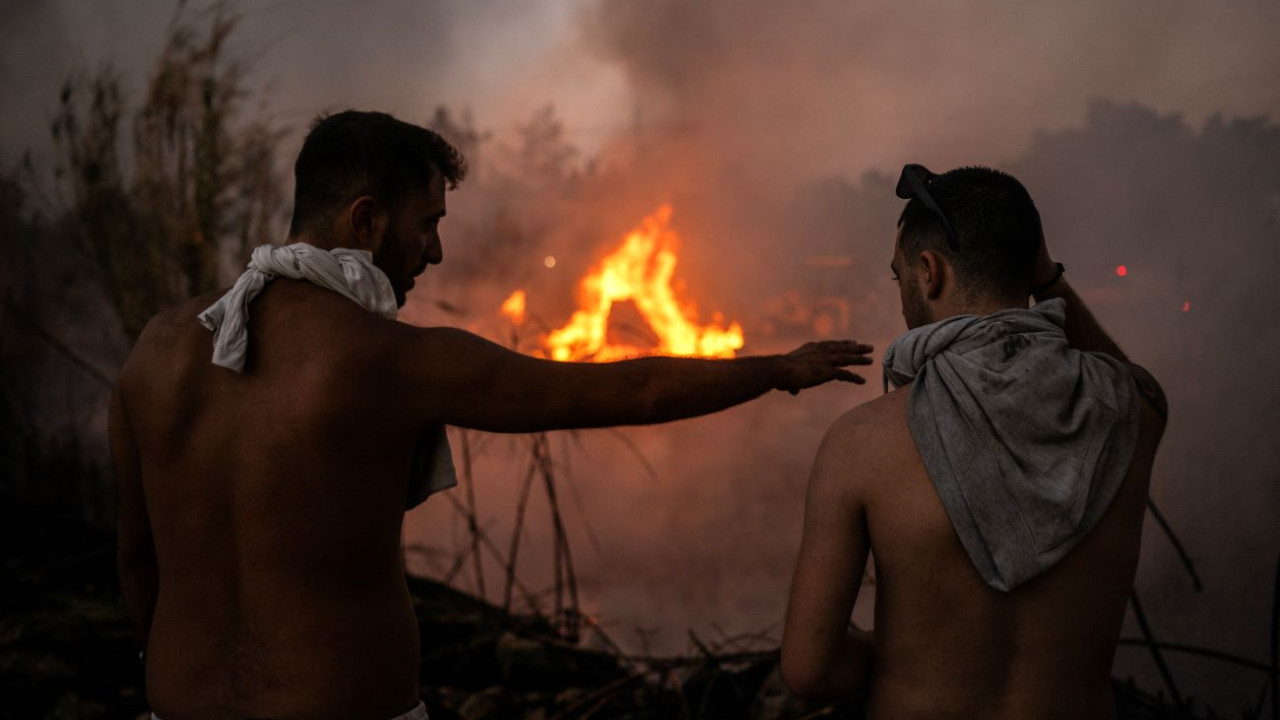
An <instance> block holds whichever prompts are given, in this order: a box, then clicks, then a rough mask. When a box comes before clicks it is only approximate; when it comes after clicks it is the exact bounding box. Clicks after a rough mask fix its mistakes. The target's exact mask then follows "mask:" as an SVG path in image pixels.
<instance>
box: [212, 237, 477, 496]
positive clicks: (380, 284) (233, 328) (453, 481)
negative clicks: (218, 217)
mask: <svg viewBox="0 0 1280 720" xmlns="http://www.w3.org/2000/svg"><path fill="white" fill-rule="evenodd" d="M277 277H285V278H291V279H294V280H306V281H308V282H311V283H314V284H316V285H319V286H320V287H322V288H326V289H329V290H332V291H334V292H336V293H338V294H339V295H342V296H343V297H345V298H347V299H349V300H351V301H352V302H354V303H356V304H357V305H359V306H360V307H362V308H364V309H365V310H368V311H369V312H371V313H374V314H376V315H381V316H382V317H384V318H387V319H388V320H394V319H395V318H396V311H397V309H398V307H397V305H396V297H395V292H394V291H393V290H392V288H391V281H390V280H389V279H388V278H387V275H386V273H384V272H382V270H381V269H380V268H378V267H377V266H376V265H374V264H373V254H372V253H370V252H369V251H367V250H354V249H351V248H335V249H333V250H321V249H320V248H317V247H315V246H314V245H308V244H306V243H293V244H291V245H280V246H277V245H261V246H259V247H257V248H255V249H254V251H253V256H252V258H251V259H250V260H249V268H248V269H247V270H245V271H244V273H243V274H242V275H240V277H239V278H238V279H237V280H236V283H235V285H233V286H232V287H231V289H230V290H228V291H227V293H226V294H225V295H223V296H222V297H221V298H219V299H218V301H217V302H215V303H214V304H213V305H211V306H209V307H208V308H207V309H206V310H205V311H204V312H202V313H200V315H199V316H198V320H199V321H200V324H201V325H203V326H205V327H206V328H208V329H209V330H211V331H212V332H213V364H214V365H218V366H220V367H224V368H227V369H228V370H232V371H234V372H237V373H242V372H244V364H245V358H246V357H247V356H248V353H249V303H251V302H253V300H254V298H256V297H257V296H258V295H259V294H260V293H261V292H262V290H263V288H265V287H266V285H267V283H269V282H271V281H272V280H274V279H275V278H277ZM457 484H458V478H457V474H456V473H455V471H454V467H453V454H452V452H451V451H450V448H449V436H448V435H447V434H446V433H445V429H444V427H443V426H435V427H430V428H427V429H426V430H425V431H424V432H423V434H422V437H421V438H420V439H419V441H418V449H417V451H416V453H415V455H414V459H413V466H412V474H411V477H410V483H409V496H408V498H407V507H409V508H412V507H415V506H416V505H418V504H420V503H421V502H422V501H423V500H425V499H426V498H427V496H428V495H430V494H432V493H434V492H436V491H439V490H444V489H446V488H450V487H453V486H454V485H457Z"/></svg>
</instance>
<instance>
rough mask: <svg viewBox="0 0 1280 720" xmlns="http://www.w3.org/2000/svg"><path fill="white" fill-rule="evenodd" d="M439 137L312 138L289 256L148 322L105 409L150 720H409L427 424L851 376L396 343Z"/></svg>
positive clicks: (432, 433) (659, 412)
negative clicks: (405, 523) (409, 569)
mask: <svg viewBox="0 0 1280 720" xmlns="http://www.w3.org/2000/svg"><path fill="white" fill-rule="evenodd" d="M464 174H465V165H464V162H463V160H462V158H461V157H460V156H459V155H458V153H457V151H456V150H455V149H454V148H452V147H451V146H450V145H449V144H448V143H447V142H445V141H444V140H443V139H441V138H440V137H439V136H438V135H436V134H435V133H433V132H431V131H429V130H426V129H423V128H420V127H417V126H413V125H410V124H408V123H404V122H401V121H399V120H396V119H394V118H392V117H391V116H389V115H384V114H381V113H361V112H345V113H340V114H337V115H333V116H330V117H328V118H325V119H323V120H321V121H319V122H318V123H317V124H316V125H315V126H314V127H313V128H312V130H311V132H310V134H309V135H308V136H307V139H306V141H305V143H304V144H303V147H302V150H301V152H300V154H299V156H298V159H297V163H296V165H295V175H296V178H297V190H296V197H295V207H294V216H293V222H292V226H291V228H290V243H291V244H289V245H286V246H282V247H271V246H264V247H261V248H258V249H257V250H255V251H254V253H253V259H252V262H251V263H250V266H249V270H248V271H246V272H245V273H244V275H242V276H241V277H240V279H239V280H238V281H237V282H236V284H235V286H234V287H233V288H232V289H231V290H230V291H228V292H226V293H225V294H222V295H221V296H219V295H216V294H215V295H210V296H207V297H202V298H198V299H196V300H193V301H191V302H189V303H186V304H185V305H182V306H180V307H178V308H175V309H173V310H170V311H168V312H165V313H162V314H161V315H159V316H157V317H156V318H154V319H153V320H152V321H151V322H150V323H149V324H148V325H147V327H146V329H145V330H144V331H143V333H142V335H141V336H140V337H139V339H138V342H137V344H136V345H135V347H134V348H133V351H132V353H131V354H130V355H129V358H128V360H127V361H126V362H125V365H124V368H123V369H122V371H121V374H120V378H119V382H118V384H117V386H116V390H115V393H114V395H113V398H112V401H111V413H110V435H111V449H112V456H113V461H114V465H115V471H116V481H117V486H118V500H119V502H118V508H119V511H118V534H119V568H120V579H121V583H122V587H123V592H124V596H125V601H126V604H127V606H128V609H129V613H130V616H131V619H132V621H133V624H134V626H135V629H136V633H137V636H138V639H139V641H140V643H141V645H142V647H144V648H145V653H146V685H147V700H148V702H149V703H150V705H151V707H152V708H153V710H154V711H155V715H153V717H157V716H158V717H163V718H165V720H203V719H205V718H209V719H214V718H237V719H240V718H247V717H253V718H285V717H287V718H306V719H309V720H339V719H342V720H387V719H388V718H392V719H399V720H421V719H422V718H424V717H426V710H425V707H424V706H423V705H422V704H421V702H420V701H419V698H418V659H419V647H418V631H417V625H416V621H415V617H414V612H413V605H412V603H411V601H410V597H409V593H408V589H407V586H406V583H405V577H404V567H403V557H402V555H401V552H400V532H401V523H402V520H403V516H404V512H405V510H406V507H411V506H413V505H415V504H417V503H418V502H420V501H421V500H422V499H423V498H425V496H426V495H428V494H430V493H431V492H434V491H436V490H440V489H444V488H447V487H449V486H451V485H452V484H454V483H455V482H456V479H455V478H454V475H453V467H452V461H451V459H450V455H449V449H448V443H447V440H446V437H445V434H444V429H443V426H444V425H446V424H448V425H457V426H461V427H466V428H475V429H478V430H488V431H494V432H530V431H540V430H553V429H557V428H588V427H602V426H608V425H629V424H643V423H658V422H667V421H671V420H676V419H679V418H687V417H693V416H696V415H702V414H706V413H711V412H716V411H718V410H722V409H725V408H728V407H731V406H733V405H737V404H739V403H743V402H746V401H748V400H751V399H752V398H755V397H758V396H760V395H762V394H764V393H766V392H768V391H769V390H772V389H783V390H788V391H791V392H793V393H794V392H798V391H800V390H801V389H804V388H808V387H813V386H815V385H819V384H822V383H825V382H828V381H831V380H843V381H850V382H862V381H863V380H862V378H861V377H859V376H857V375H855V374H853V373H852V372H850V371H849V370H847V369H846V368H847V367H848V366H850V365H866V364H869V363H870V362H871V361H870V359H869V358H868V357H867V353H868V352H870V350H871V348H870V347H868V346H865V345H860V344H858V343H855V342H845V341H833V342H822V343H809V344H807V345H805V346H803V347H801V348H800V349H798V350H796V351H794V352H792V353H790V354H788V355H778V356H767V357H748V358H741V359H737V360H699V359H680V358H661V357H654V358H642V359H636V360H629V361H624V362H617V363H607V364H584V363H558V362H550V361H545V360H539V359H535V358H530V357H525V356H522V355H519V354H517V353H514V352H511V351H509V350H506V349H504V348H502V347H500V346H498V345H496V344H494V343H490V342H487V341H485V340H482V339H480V338H478V337H476V336H474V335H471V334H469V333H466V332H463V331H461V330H454V329H449V328H418V327H412V326H409V325H406V324H403V323H398V322H395V320H394V318H395V315H396V309H397V308H398V307H400V306H401V305H403V304H404V300H405V293H407V292H408V291H409V289H410V288H412V287H413V284H414V277H416V276H417V275H418V274H419V273H421V272H422V271H423V270H424V269H425V268H426V267H427V266H428V265H431V264H435V263H439V262H440V261H441V259H442V256H443V251H442V248H441V242H440V235H439V230H438V226H439V223H440V220H441V218H443V217H444V214H445V189H446V186H452V185H453V184H455V183H456V182H458V181H459V180H460V179H461V178H462V176H463V175H464Z"/></svg>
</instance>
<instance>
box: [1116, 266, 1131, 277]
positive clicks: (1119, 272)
mask: <svg viewBox="0 0 1280 720" xmlns="http://www.w3.org/2000/svg"><path fill="white" fill-rule="evenodd" d="M1128 274H1129V268H1127V267H1125V266H1124V265H1117V266H1116V275H1119V276H1120V277H1124V276H1125V275H1128Z"/></svg>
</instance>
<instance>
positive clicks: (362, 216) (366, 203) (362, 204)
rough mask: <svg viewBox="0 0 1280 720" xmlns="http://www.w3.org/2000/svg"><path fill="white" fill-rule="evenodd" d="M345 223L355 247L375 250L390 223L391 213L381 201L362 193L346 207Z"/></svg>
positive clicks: (380, 244) (370, 250)
mask: <svg viewBox="0 0 1280 720" xmlns="http://www.w3.org/2000/svg"><path fill="white" fill-rule="evenodd" d="M347 224H348V228H347V229H348V230H349V231H350V233H351V239H352V240H353V241H354V242H355V246H356V248H357V249H360V250H368V251H369V252H377V251H378V248H379V247H381V246H382V239H383V238H384V237H386V234H387V227H388V226H389V225H390V224H391V215H390V213H389V212H387V209H386V208H385V207H384V206H383V204H382V203H380V202H378V201H377V200H375V199H374V198H372V197H370V196H368V195H362V196H361V197H359V198H357V199H356V201H355V202H353V203H351V205H350V206H349V207H348V208H347Z"/></svg>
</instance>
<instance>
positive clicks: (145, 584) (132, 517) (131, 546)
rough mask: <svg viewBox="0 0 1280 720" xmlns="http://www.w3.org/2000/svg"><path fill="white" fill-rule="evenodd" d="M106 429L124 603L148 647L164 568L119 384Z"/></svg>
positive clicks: (141, 641) (140, 640) (138, 635)
mask: <svg viewBox="0 0 1280 720" xmlns="http://www.w3.org/2000/svg"><path fill="white" fill-rule="evenodd" d="M107 432H108V435H109V436H110V443H111V464H112V466H113V468H114V470H115V480H116V537H117V550H116V562H117V566H118V571H119V573H120V589H121V591H122V592H123V593H124V604H125V609H126V610H127V611H128V613H129V620H130V621H131V622H132V624H133V632H134V637H136V638H137V640H138V647H140V648H146V646H147V637H148V636H149V635H150V633H151V618H152V616H153V615H154V614H155V609H156V595H157V593H158V591H159V570H158V566H157V564H156V548H155V543H154V541H153V540H152V537H151V523H150V521H149V520H148V518H147V503H146V500H145V498H144V497H143V493H142V472H141V469H140V467H139V462H138V449H137V446H136V445H135V444H134V440H133V432H132V431H131V430H130V428H129V421H128V417H127V415H126V414H125V408H124V400H123V398H122V396H121V391H120V386H119V385H117V386H116V388H115V391H114V392H113V393H112V395H111V410H110V414H109V415H108V420H107Z"/></svg>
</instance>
